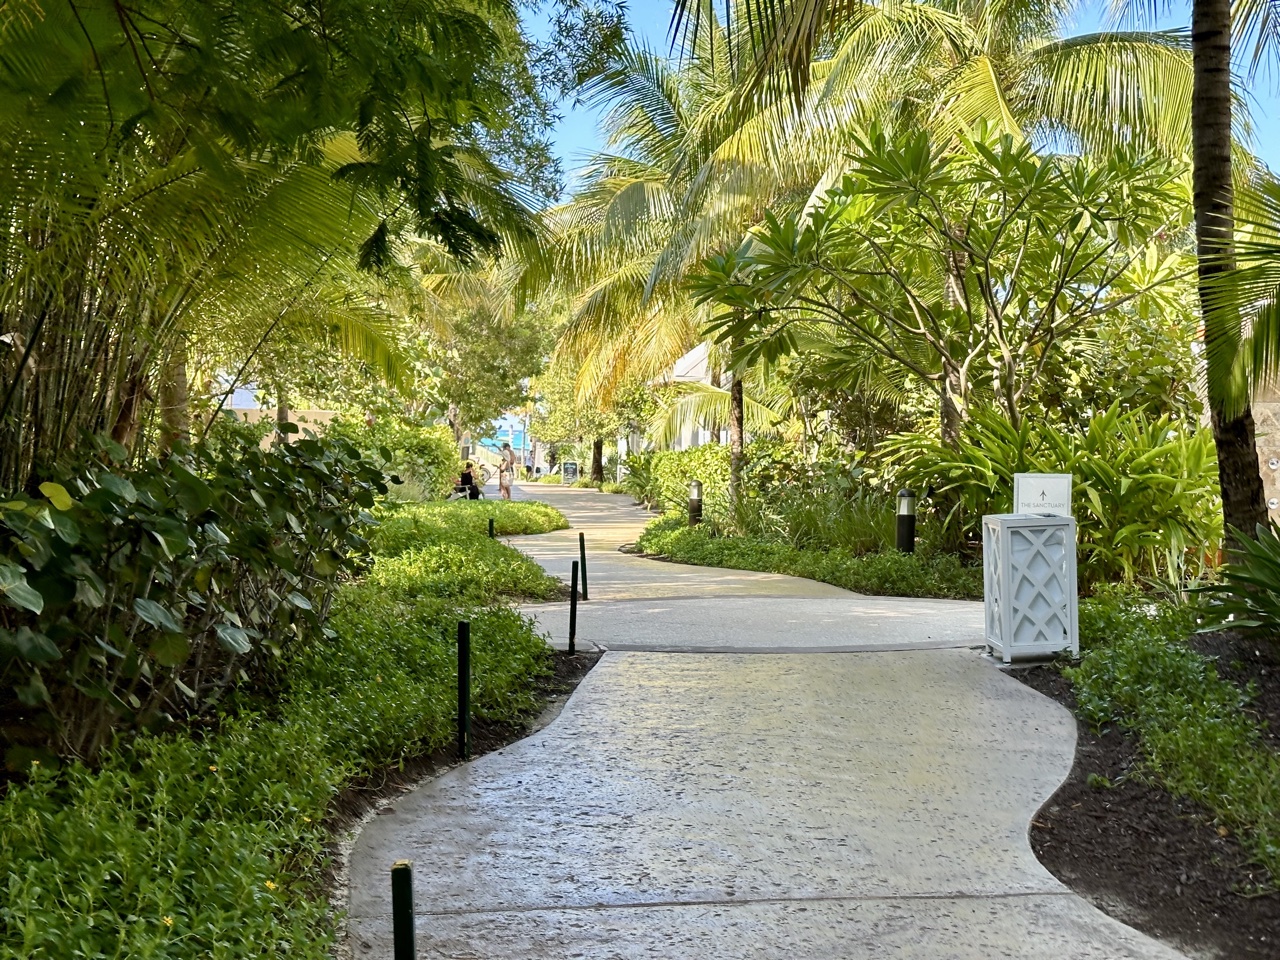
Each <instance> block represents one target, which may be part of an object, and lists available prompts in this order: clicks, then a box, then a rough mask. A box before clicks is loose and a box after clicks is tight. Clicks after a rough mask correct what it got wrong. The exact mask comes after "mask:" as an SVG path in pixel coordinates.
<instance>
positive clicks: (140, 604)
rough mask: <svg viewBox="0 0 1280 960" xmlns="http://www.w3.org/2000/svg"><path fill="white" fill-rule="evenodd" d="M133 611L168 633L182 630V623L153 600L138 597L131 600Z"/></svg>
mask: <svg viewBox="0 0 1280 960" xmlns="http://www.w3.org/2000/svg"><path fill="white" fill-rule="evenodd" d="M133 612H134V613H136V614H137V615H138V616H139V617H141V618H142V619H143V620H145V621H146V622H147V623H149V624H151V626H153V627H155V628H157V629H159V630H165V631H168V632H169V633H181V632H182V624H180V623H179V622H178V620H177V618H176V617H174V615H173V614H172V613H171V612H169V611H168V610H166V609H165V608H164V607H162V606H161V605H160V604H158V603H156V602H155V601H154V600H148V599H147V598H146V597H138V598H137V599H135V600H134V601H133Z"/></svg>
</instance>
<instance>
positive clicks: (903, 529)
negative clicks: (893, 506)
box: [897, 489, 916, 553]
mask: <svg viewBox="0 0 1280 960" xmlns="http://www.w3.org/2000/svg"><path fill="white" fill-rule="evenodd" d="M897 546H898V549H899V550H901V551H902V552H903V553H915V552H916V493H915V491H914V490H905V489H904V490H899V491H898V544H897Z"/></svg>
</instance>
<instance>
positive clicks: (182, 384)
mask: <svg viewBox="0 0 1280 960" xmlns="http://www.w3.org/2000/svg"><path fill="white" fill-rule="evenodd" d="M160 424H161V429H160V445H161V447H162V449H164V450H170V449H172V448H173V445H174V444H175V443H187V442H188V441H189V440H190V439H191V418H190V415H189V409H188V386H187V341H186V340H185V339H183V338H179V339H178V340H177V341H176V342H175V343H174V346H173V349H172V350H171V351H170V352H169V358H168V360H166V361H165V369H164V372H163V374H162V375H161V379H160Z"/></svg>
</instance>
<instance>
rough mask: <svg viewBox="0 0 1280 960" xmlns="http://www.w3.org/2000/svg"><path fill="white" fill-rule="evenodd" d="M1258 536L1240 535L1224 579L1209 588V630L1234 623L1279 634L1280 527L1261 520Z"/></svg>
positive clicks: (1222, 575) (1223, 576)
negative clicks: (1262, 522) (1263, 522)
mask: <svg viewBox="0 0 1280 960" xmlns="http://www.w3.org/2000/svg"><path fill="white" fill-rule="evenodd" d="M1255 534H1256V537H1257V539H1253V538H1251V537H1246V536H1243V535H1240V536H1238V537H1237V540H1238V541H1239V545H1238V546H1237V547H1236V548H1235V549H1234V550H1233V553H1232V558H1231V562H1230V563H1228V564H1226V565H1225V566H1223V568H1222V570H1221V571H1220V575H1221V578H1222V581H1221V583H1218V584H1214V585H1213V586H1211V587H1208V588H1206V590H1205V592H1206V593H1207V594H1209V597H1210V616H1211V622H1210V624H1209V625H1207V626H1206V627H1205V629H1206V630H1214V629H1220V628H1222V627H1226V626H1230V627H1232V628H1234V629H1237V630H1251V631H1254V632H1256V633H1261V634H1265V635H1268V636H1271V637H1273V638H1274V637H1275V636H1276V635H1277V634H1280V527H1277V526H1276V523H1275V521H1274V520H1273V521H1271V523H1270V525H1269V526H1266V527H1264V526H1263V525H1262V524H1258V527H1257V530H1256V531H1255Z"/></svg>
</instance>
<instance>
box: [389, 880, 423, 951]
mask: <svg viewBox="0 0 1280 960" xmlns="http://www.w3.org/2000/svg"><path fill="white" fill-rule="evenodd" d="M391 942H392V948H393V951H394V952H393V957H394V958H395V960H416V956H415V954H416V953H417V951H416V950H415V949H414V945H413V864H412V863H410V862H409V861H408V860H397V861H396V862H395V864H394V865H393V866H392V867H391Z"/></svg>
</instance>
